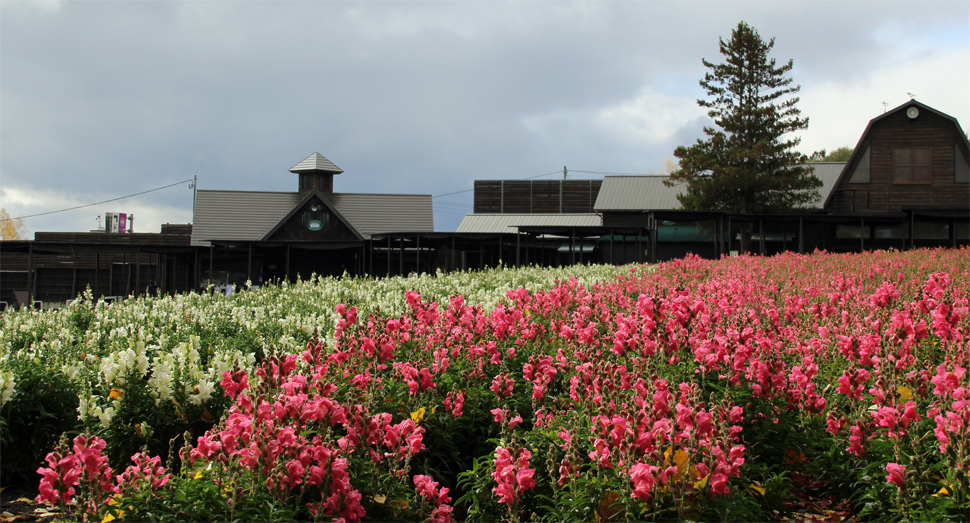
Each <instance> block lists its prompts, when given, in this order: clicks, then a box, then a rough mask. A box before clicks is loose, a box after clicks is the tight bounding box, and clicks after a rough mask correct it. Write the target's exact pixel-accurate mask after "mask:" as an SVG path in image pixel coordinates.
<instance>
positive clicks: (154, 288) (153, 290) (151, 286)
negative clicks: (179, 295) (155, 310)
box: [148, 280, 158, 298]
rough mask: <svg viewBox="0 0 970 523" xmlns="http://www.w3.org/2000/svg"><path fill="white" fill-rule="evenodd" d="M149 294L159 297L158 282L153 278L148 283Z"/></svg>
mask: <svg viewBox="0 0 970 523" xmlns="http://www.w3.org/2000/svg"><path fill="white" fill-rule="evenodd" d="M148 295H149V296H151V297H153V298H155V297H158V284H157V283H155V280H152V281H151V283H149V284H148Z"/></svg>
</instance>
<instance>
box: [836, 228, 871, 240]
mask: <svg viewBox="0 0 970 523" xmlns="http://www.w3.org/2000/svg"><path fill="white" fill-rule="evenodd" d="M835 237H836V238H838V239H840V240H852V239H855V240H858V239H859V238H869V226H868V225H866V226H865V227H861V226H859V225H836V226H835Z"/></svg>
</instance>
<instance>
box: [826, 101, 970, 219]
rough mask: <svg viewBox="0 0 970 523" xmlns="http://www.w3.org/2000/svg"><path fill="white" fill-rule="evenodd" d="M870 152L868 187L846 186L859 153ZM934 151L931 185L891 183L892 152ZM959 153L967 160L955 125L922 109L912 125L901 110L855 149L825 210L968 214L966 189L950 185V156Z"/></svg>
mask: <svg viewBox="0 0 970 523" xmlns="http://www.w3.org/2000/svg"><path fill="white" fill-rule="evenodd" d="M867 147H868V148H869V155H870V171H869V172H870V181H869V183H848V182H849V179H850V178H851V176H852V173H853V172H854V171H855V168H856V167H857V165H858V163H859V160H860V159H861V158H862V153H863V152H864V151H865V150H866V148H867ZM897 147H931V148H932V152H931V154H932V160H931V161H932V170H931V172H932V174H931V176H932V182H931V183H929V184H915V183H912V184H897V183H893V149H894V148H897ZM955 147H959V148H960V149H961V151H962V153H963V157H964V158H970V150H966V149H967V145H966V140H965V138H964V137H963V136H962V135H961V134H960V130H959V128H958V127H957V126H956V125H954V123H953V122H952V121H951V120H949V119H947V118H944V117H942V116H940V115H938V114H935V113H933V112H932V111H929V110H927V109H924V108H920V114H919V116H918V117H916V118H915V119H910V118H909V117H907V116H906V110H905V108H901V109H899V110H897V111H895V112H893V113H890V114H889V115H887V116H885V117H883V118H881V119H879V120H877V121H875V122H873V123H872V125H871V126H870V128H869V130H868V132H867V133H866V134H865V136H863V137H862V140H861V141H860V143H859V145H858V146H857V149H856V152H857V154H856V155H855V156H854V157H853V158H852V161H851V163H849V164H848V165H847V166H846V167H847V170H846V171H845V176H844V177H843V179H842V180H840V181H839V184H838V185H837V186H836V188H835V190H834V191H833V194H832V199H831V200H830V201H829V205H828V206H827V208H826V210H828V211H829V212H832V213H834V214H876V213H899V212H901V211H902V210H903V209H906V208H923V209H926V208H931V207H936V208H941V209H966V208H967V207H970V184H967V183H956V182H955V180H954V161H955V160H954V151H955Z"/></svg>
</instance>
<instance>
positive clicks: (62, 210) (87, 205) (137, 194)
mask: <svg viewBox="0 0 970 523" xmlns="http://www.w3.org/2000/svg"><path fill="white" fill-rule="evenodd" d="M192 181H193V179H192V178H189V179H188V180H182V181H181V182H175V183H172V184H169V185H165V186H163V187H156V188H154V189H149V190H147V191H142V192H136V193H135V194H129V195H127V196H119V197H117V198H111V199H110V200H104V201H101V202H95V203H86V204H84V205H78V206H76V207H68V208H67V209H60V210H57V211H47V212H41V213H37V214H30V215H27V216H18V217H16V218H6V219H3V220H0V221H4V222H7V221H11V220H20V219H23V218H35V217H37V216H46V215H48V214H56V213H59V212H67V211H73V210H75V209H83V208H85V207H93V206H95V205H101V204H102V203H108V202H116V201H118V200H124V199H125V198H131V197H133V196H141V195H142V194H148V193H150V192H155V191H161V190H162V189H168V188H169V187H175V186H176V185H182V184H183V183H189V182H192Z"/></svg>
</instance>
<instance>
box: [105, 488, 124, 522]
mask: <svg viewBox="0 0 970 523" xmlns="http://www.w3.org/2000/svg"><path fill="white" fill-rule="evenodd" d="M119 499H121V494H115V495H114V496H112V497H111V499H110V500H109V501H108V505H110V506H112V507H113V506H115V505H117V504H118V500H119ZM115 514H117V516H115ZM124 515H125V512H124V511H123V510H117V509H112V510H109V511H108V514H107V515H106V516H105V517H104V519H102V520H101V523H108V522H109V521H114V520H115V518H116V517H118V518H121V517H124Z"/></svg>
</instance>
